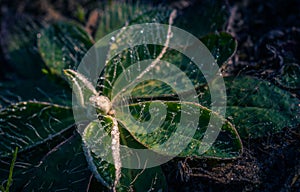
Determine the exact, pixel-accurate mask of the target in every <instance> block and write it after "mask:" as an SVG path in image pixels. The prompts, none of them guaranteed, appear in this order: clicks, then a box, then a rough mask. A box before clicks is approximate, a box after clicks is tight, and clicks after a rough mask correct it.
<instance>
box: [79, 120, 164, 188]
mask: <svg viewBox="0 0 300 192" xmlns="http://www.w3.org/2000/svg"><path fill="white" fill-rule="evenodd" d="M111 129H112V121H111V119H110V118H108V117H105V116H104V117H102V119H101V120H100V122H98V121H93V122H91V123H90V124H89V125H88V126H87V127H86V128H85V131H84V134H83V140H84V144H85V146H86V148H85V154H86V156H87V159H88V162H89V164H90V168H91V169H92V171H93V173H94V175H95V177H96V178H97V179H98V180H99V181H100V182H102V183H103V184H104V185H105V186H107V187H109V188H111V187H112V186H113V183H114V179H115V167H114V165H112V164H110V163H108V162H107V161H105V160H103V159H102V158H101V154H104V155H107V154H108V153H109V152H110V150H105V149H107V145H109V146H110V143H109V141H108V140H107V138H106V139H105V138H104V137H103V131H105V132H106V133H108V134H109V133H110V131H111ZM119 129H120V133H121V135H120V137H121V138H120V140H121V144H122V145H127V146H129V147H133V148H143V147H142V146H141V145H140V144H139V143H138V142H136V141H135V140H134V139H133V138H132V137H131V135H130V134H128V133H127V132H126V130H124V129H123V128H122V127H121V126H119ZM99 130H102V131H99ZM99 138H101V139H100V140H99ZM166 188H167V186H166V181H165V177H164V174H163V172H162V170H161V168H160V167H153V168H147V169H142V170H139V169H126V168H122V169H121V179H120V182H119V184H118V186H117V189H118V191H128V190H129V189H132V190H133V191H149V190H154V191H159V190H160V189H162V190H163V191H166Z"/></svg>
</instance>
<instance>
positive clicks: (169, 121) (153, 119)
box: [116, 101, 242, 159]
mask: <svg viewBox="0 0 300 192" xmlns="http://www.w3.org/2000/svg"><path fill="white" fill-rule="evenodd" d="M161 102H162V103H161ZM161 102H160V101H152V102H139V103H137V104H130V112H131V114H125V113H126V111H125V112H124V111H119V112H118V109H116V110H117V118H118V120H119V121H120V122H121V123H122V124H123V125H124V126H125V128H126V129H127V130H128V131H129V132H130V133H131V134H132V136H133V137H134V138H135V139H136V140H137V141H138V142H139V143H141V144H143V145H144V146H146V147H147V148H150V149H152V150H154V151H155V152H158V153H160V154H165V155H177V154H173V153H174V152H176V151H177V147H178V144H181V143H182V141H190V142H188V143H187V144H188V146H186V148H185V149H184V150H183V151H182V152H181V153H180V156H196V157H210V158H223V159H226V158H234V157H237V156H239V155H240V153H241V151H242V144H241V141H240V138H239V135H238V134H237V132H236V130H235V128H234V127H233V126H232V125H231V124H230V123H229V122H228V121H226V120H224V119H222V118H220V117H219V116H218V115H217V114H215V113H213V112H211V111H210V110H208V109H207V108H205V107H202V106H201V105H199V104H195V103H185V102H174V101H161ZM150 104H151V105H152V107H150ZM161 104H163V105H165V106H164V107H166V110H167V111H166V114H161V111H159V112H157V111H156V112H154V111H155V106H154V105H158V108H157V109H159V110H162V108H160V107H159V105H161ZM197 112H200V116H197V119H195V118H194V116H195V115H199V114H198V113H197ZM128 115H129V116H128ZM130 115H132V116H133V117H134V119H132V118H129V117H130ZM182 115H184V118H183V119H181V116H182ZM189 118H190V119H189ZM210 118H213V119H214V120H215V121H214V122H210V123H211V124H209V120H210ZM141 122H145V123H146V124H145V125H144V126H143V125H139V123H141ZM218 123H220V125H221V127H219V128H218V127H216V126H217V125H218ZM182 126H185V127H184V129H180V130H179V127H181V128H182ZM193 127H196V130H195V129H193ZM149 130H152V131H150V133H147V131H149ZM215 131H220V134H219V136H218V138H217V140H216V141H215V142H214V144H213V145H212V147H211V148H210V149H209V150H208V151H207V152H206V153H204V154H203V152H204V151H202V149H204V148H205V147H207V146H208V145H209V143H205V142H204V140H203V137H204V135H205V134H208V135H210V134H211V133H214V132H215ZM205 132H207V133H205ZM193 133H194V134H193ZM171 136H172V139H173V141H172V142H170V143H169V144H168V145H167V146H164V145H163V144H164V143H165V142H166V141H169V139H170V137H171ZM208 137H209V136H208ZM161 146H164V148H161Z"/></svg>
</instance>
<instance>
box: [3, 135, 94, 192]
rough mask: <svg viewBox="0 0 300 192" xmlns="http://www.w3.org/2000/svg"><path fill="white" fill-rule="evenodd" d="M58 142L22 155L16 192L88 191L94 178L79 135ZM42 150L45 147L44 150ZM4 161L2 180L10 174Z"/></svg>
mask: <svg viewBox="0 0 300 192" xmlns="http://www.w3.org/2000/svg"><path fill="white" fill-rule="evenodd" d="M53 142H54V143H55V142H56V141H55V140H52V141H51V143H52V144H50V143H48V144H47V145H45V146H44V145H42V146H38V147H35V149H34V150H29V151H28V150H27V151H23V152H21V153H19V154H18V159H17V161H16V164H15V171H14V175H13V179H14V182H13V185H12V188H11V189H12V191H20V190H22V191H39V190H54V191H56V190H72V191H86V190H87V188H88V185H89V179H90V177H91V175H92V173H91V172H90V170H89V169H88V164H87V162H86V159H85V156H84V153H83V150H82V146H81V144H82V141H81V137H80V136H79V134H78V133H76V132H75V134H72V135H71V136H68V137H66V138H64V140H63V141H62V140H61V141H60V143H56V144H53ZM41 147H42V148H45V149H43V150H41ZM4 161H5V159H3V158H2V159H1V161H0V162H1V163H0V164H1V168H3V169H1V170H0V176H1V177H0V178H2V175H3V173H6V172H8V170H7V169H6V168H5V163H4Z"/></svg>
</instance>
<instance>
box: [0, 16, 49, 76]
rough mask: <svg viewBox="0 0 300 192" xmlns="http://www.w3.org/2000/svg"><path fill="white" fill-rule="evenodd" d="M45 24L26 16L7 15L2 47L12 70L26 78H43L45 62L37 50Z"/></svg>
mask: <svg viewBox="0 0 300 192" xmlns="http://www.w3.org/2000/svg"><path fill="white" fill-rule="evenodd" d="M43 27H44V24H43V23H42V22H40V21H38V20H36V19H33V18H31V17H29V16H26V15H11V14H9V13H8V14H7V15H5V18H4V19H3V20H2V23H1V46H2V49H3V52H4V55H5V57H6V59H7V60H8V61H9V63H10V64H11V66H12V68H13V69H14V70H15V71H16V72H17V73H18V74H20V75H21V76H22V77H25V78H30V79H32V78H36V77H41V75H42V68H43V67H44V62H43V60H42V58H41V56H40V55H39V52H38V50H37V40H36V39H37V36H38V33H39V31H40V30H41V29H42V28H43Z"/></svg>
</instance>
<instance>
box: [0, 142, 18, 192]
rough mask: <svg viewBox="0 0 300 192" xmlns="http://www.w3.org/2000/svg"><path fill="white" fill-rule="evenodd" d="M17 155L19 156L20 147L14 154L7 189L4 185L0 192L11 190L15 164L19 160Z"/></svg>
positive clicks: (0, 187)
mask: <svg viewBox="0 0 300 192" xmlns="http://www.w3.org/2000/svg"><path fill="white" fill-rule="evenodd" d="M17 154H18V147H16V149H15V152H14V153H13V158H12V160H11V164H10V168H9V175H8V179H7V182H6V187H4V186H3V185H0V190H1V191H2V192H9V188H10V186H11V185H12V183H13V178H12V177H13V172H14V167H15V163H16V160H17Z"/></svg>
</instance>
